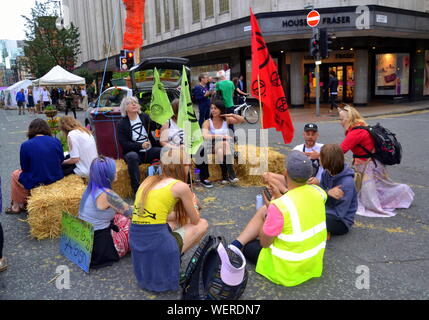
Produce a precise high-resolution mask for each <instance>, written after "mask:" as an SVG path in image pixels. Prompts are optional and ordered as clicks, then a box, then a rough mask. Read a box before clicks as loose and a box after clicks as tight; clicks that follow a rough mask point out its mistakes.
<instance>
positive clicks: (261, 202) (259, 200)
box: [256, 194, 264, 210]
mask: <svg viewBox="0 0 429 320" xmlns="http://www.w3.org/2000/svg"><path fill="white" fill-rule="evenodd" d="M263 205H264V199H263V198H262V194H258V195H257V196H256V210H259V209H260V208H261V207H262V206H263Z"/></svg>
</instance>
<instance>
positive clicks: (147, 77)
mask: <svg viewBox="0 0 429 320" xmlns="http://www.w3.org/2000/svg"><path fill="white" fill-rule="evenodd" d="M188 62H189V59H186V58H176V57H154V58H146V59H144V60H143V61H142V62H141V63H140V64H138V65H136V66H134V67H133V68H131V70H130V77H131V83H132V87H133V94H134V96H136V97H137V98H138V99H139V102H140V105H141V106H142V109H143V111H145V112H148V111H149V105H150V100H151V95H152V86H153V70H154V68H157V70H158V73H159V75H160V80H161V82H162V83H163V84H164V88H165V90H166V92H167V95H168V98H169V99H170V101H173V100H174V99H175V98H179V97H180V83H181V80H182V70H183V66H185V69H186V73H187V76H188V79H190V78H191V76H190V73H191V71H190V69H189V67H187V66H186V65H187V64H188Z"/></svg>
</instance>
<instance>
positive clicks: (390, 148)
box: [352, 123, 402, 165]
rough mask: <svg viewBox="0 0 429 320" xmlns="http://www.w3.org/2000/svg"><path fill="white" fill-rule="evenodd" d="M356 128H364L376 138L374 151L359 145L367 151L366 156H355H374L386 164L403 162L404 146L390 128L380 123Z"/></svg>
mask: <svg viewBox="0 0 429 320" xmlns="http://www.w3.org/2000/svg"><path fill="white" fill-rule="evenodd" d="M355 129H364V130H366V131H368V132H369V134H370V135H371V136H372V138H373V139H374V145H375V152H374V153H372V152H370V151H369V150H367V149H366V148H365V147H363V146H362V145H360V144H359V145H358V146H359V147H361V148H362V149H364V150H365V152H366V153H367V154H366V155H365V156H354V157H355V158H373V159H377V160H378V161H380V162H381V163H382V164H385V165H394V164H399V163H401V158H402V146H401V144H400V143H399V141H398V140H397V139H396V135H395V134H394V133H393V132H391V131H390V130H388V129H386V128H384V127H383V126H381V125H380V124H379V123H377V124H376V125H375V126H367V127H364V126H357V127H354V128H353V129H352V130H355Z"/></svg>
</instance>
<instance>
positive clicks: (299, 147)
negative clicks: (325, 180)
mask: <svg viewBox="0 0 429 320" xmlns="http://www.w3.org/2000/svg"><path fill="white" fill-rule="evenodd" d="M304 145H305V144H304V143H303V144H299V145H297V146H296V147H295V148H293V150H298V151H301V152H312V151H316V152H319V153H320V149H321V148H322V147H323V143H315V144H314V146H313V148H307V147H305V148H304ZM322 173H323V167H322V166H321V165H320V160H319V171H317V174H316V178H317V179H318V180H319V181H320V180H321V179H322Z"/></svg>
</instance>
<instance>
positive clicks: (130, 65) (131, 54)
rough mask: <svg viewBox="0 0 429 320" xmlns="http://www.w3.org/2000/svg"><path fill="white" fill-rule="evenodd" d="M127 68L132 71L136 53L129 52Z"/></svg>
mask: <svg viewBox="0 0 429 320" xmlns="http://www.w3.org/2000/svg"><path fill="white" fill-rule="evenodd" d="M127 66H128V70H130V69H131V68H132V67H133V66H134V52H131V51H128V52H127Z"/></svg>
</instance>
